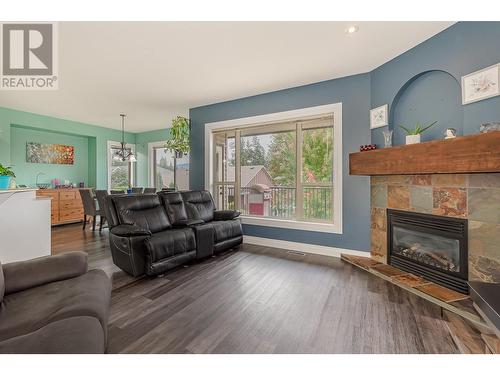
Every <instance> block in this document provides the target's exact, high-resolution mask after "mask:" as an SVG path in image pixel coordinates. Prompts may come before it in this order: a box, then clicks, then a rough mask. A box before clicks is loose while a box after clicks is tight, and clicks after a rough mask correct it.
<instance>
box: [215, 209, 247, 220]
mask: <svg viewBox="0 0 500 375" xmlns="http://www.w3.org/2000/svg"><path fill="white" fill-rule="evenodd" d="M240 215H241V212H240V211H235V210H218V211H214V220H215V221H219V220H223V221H224V220H233V219H236V218H237V217H238V216H240Z"/></svg>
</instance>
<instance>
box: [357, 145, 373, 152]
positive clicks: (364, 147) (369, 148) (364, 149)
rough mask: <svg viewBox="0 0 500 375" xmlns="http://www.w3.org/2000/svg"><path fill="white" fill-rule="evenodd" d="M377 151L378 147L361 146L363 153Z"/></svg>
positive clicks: (360, 149)
mask: <svg viewBox="0 0 500 375" xmlns="http://www.w3.org/2000/svg"><path fill="white" fill-rule="evenodd" d="M376 149H377V145H362V146H359V151H361V152H363V151H372V150H376Z"/></svg>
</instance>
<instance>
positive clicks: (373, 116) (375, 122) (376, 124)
mask: <svg viewBox="0 0 500 375" xmlns="http://www.w3.org/2000/svg"><path fill="white" fill-rule="evenodd" d="M387 125H389V104H384V105H381V106H380V107H377V108H373V109H372V110H370V129H376V128H380V127H382V126H387Z"/></svg>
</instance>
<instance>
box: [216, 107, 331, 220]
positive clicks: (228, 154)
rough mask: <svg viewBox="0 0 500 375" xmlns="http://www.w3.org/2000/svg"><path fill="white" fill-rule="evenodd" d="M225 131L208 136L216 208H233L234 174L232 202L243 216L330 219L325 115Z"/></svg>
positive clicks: (328, 143) (328, 123) (328, 130)
mask: <svg viewBox="0 0 500 375" xmlns="http://www.w3.org/2000/svg"><path fill="white" fill-rule="evenodd" d="M233 133H234V136H232V135H233ZM229 134H230V136H227V134H226V136H225V137H224V133H222V134H217V135H216V136H215V137H214V139H215V162H216V166H215V167H216V168H215V170H216V171H219V173H216V174H215V181H214V182H215V185H216V189H217V190H218V191H216V195H217V199H218V201H219V202H220V203H221V205H222V206H226V207H227V208H230V206H231V207H233V206H235V204H234V202H235V194H236V191H235V190H236V189H235V184H236V183H237V181H236V180H237V178H236V177H239V183H240V187H239V192H238V194H239V197H240V199H239V200H237V205H238V209H240V210H241V211H242V212H243V213H244V214H248V215H254V216H265V217H274V218H281V219H292V220H308V221H328V222H332V221H333V119H332V118H331V117H330V118H328V119H326V120H325V119H323V118H322V119H318V120H313V121H311V120H310V121H303V122H294V123H288V124H278V125H276V126H274V125H273V124H271V125H266V126H262V127H259V128H251V129H242V130H241V131H231V132H230V133H229ZM297 137H299V142H297ZM238 138H239V142H240V147H239V164H240V166H239V171H238V172H239V176H236V175H235V173H236V171H235V170H236V163H237V160H236V159H237V158H236V152H237V151H236V147H235V143H236V142H238ZM297 147H299V148H300V149H299V150H297ZM298 158H299V159H298ZM297 169H299V170H300V174H299V175H298V174H297ZM298 178H299V180H298V181H297V179H298Z"/></svg>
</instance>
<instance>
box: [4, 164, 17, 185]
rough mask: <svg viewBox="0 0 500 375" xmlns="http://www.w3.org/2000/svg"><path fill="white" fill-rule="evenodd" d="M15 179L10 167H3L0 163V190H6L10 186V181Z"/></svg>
mask: <svg viewBox="0 0 500 375" xmlns="http://www.w3.org/2000/svg"><path fill="white" fill-rule="evenodd" d="M15 177H16V175H15V174H14V172H13V171H12V167H5V166H4V165H3V164H1V163H0V189H8V188H9V186H10V179H11V178H15Z"/></svg>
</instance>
